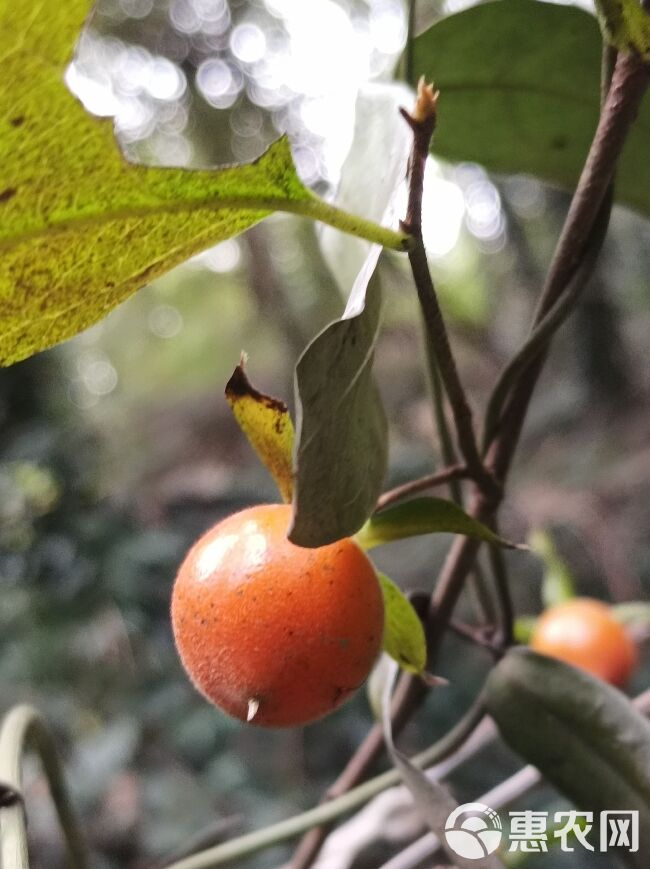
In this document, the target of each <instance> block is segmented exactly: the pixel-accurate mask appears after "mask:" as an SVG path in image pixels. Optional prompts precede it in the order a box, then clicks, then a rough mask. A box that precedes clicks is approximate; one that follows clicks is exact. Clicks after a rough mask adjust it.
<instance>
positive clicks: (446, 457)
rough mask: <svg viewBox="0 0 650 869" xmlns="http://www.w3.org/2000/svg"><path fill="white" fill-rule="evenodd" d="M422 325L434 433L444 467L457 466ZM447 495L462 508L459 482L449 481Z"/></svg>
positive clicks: (437, 374) (432, 356)
mask: <svg viewBox="0 0 650 869" xmlns="http://www.w3.org/2000/svg"><path fill="white" fill-rule="evenodd" d="M422 325H423V326H424V329H423V331H424V343H425V352H426V357H427V370H428V372H429V383H430V386H431V400H432V405H433V421H434V423H435V426H436V431H437V432H438V440H439V442H440V455H441V456H442V460H443V462H444V463H445V465H447V466H448V467H449V466H451V465H456V464H458V458H457V456H456V450H455V448H454V442H453V440H452V438H451V433H450V431H449V425H448V423H447V417H446V416H445V396H444V392H443V388H442V381H441V379H440V371H439V370H438V363H437V361H436V354H435V351H434V349H433V345H432V343H431V341H430V340H429V336H428V332H427V329H426V325H425V324H424V319H423V320H422ZM449 494H450V496H451V499H452V500H453V501H455V502H456V503H457V504H458V505H459V506H461V507H462V504H463V491H462V489H461V486H460V482H459V480H453V479H452V480H450V481H449Z"/></svg>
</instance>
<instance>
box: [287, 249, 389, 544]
mask: <svg viewBox="0 0 650 869" xmlns="http://www.w3.org/2000/svg"><path fill="white" fill-rule="evenodd" d="M375 259H376V257H375ZM370 260H372V256H371V257H370ZM367 266H368V263H367V264H366V266H364V269H362V274H365V278H366V280H367V279H368V278H369V274H368V272H371V271H372V269H370V268H368V267H367ZM364 290H365V286H364V281H361V282H358V284H357V285H356V287H355V290H353V295H352V296H351V301H353V302H354V307H353V308H352V309H351V308H348V314H349V312H350V310H355V311H356V310H358V308H359V307H361V312H360V313H357V314H356V316H345V317H344V319H342V320H337V321H336V322H335V323H331V324H330V325H329V326H327V327H326V329H324V331H323V332H321V333H320V335H318V336H317V337H316V338H315V339H314V340H313V341H312V343H311V344H310V345H309V346H308V347H307V349H306V350H305V352H304V353H303V355H302V356H301V358H300V360H299V362H298V365H297V367H296V407H297V426H296V428H297V440H298V445H297V449H296V452H295V463H294V494H293V507H294V512H293V524H292V527H291V529H290V532H289V539H290V540H291V542H292V543H295V544H297V545H298V546H308V547H316V546H323V545H325V544H326V543H332V542H333V541H335V540H340V539H341V538H343V537H348V536H350V535H351V534H354V533H355V531H358V530H359V528H360V527H361V526H362V525H363V523H364V522H365V520H366V519H367V517H368V515H369V514H370V512H371V510H372V509H373V508H374V506H375V504H376V503H377V498H378V497H379V493H380V491H381V485H382V481H383V478H384V474H385V470H386V459H387V443H386V440H387V427H386V417H385V415H384V410H383V407H382V404H381V399H380V397H379V393H378V391H377V388H376V386H375V384H374V381H373V379H372V360H373V355H374V348H375V343H376V341H377V335H378V333H379V325H380V320H381V294H380V287H379V284H378V281H377V279H376V278H373V279H372V280H371V281H370V285H369V287H368V291H367V293H365V292H364ZM364 297H365V305H364Z"/></svg>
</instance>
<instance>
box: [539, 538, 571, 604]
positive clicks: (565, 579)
mask: <svg viewBox="0 0 650 869" xmlns="http://www.w3.org/2000/svg"><path fill="white" fill-rule="evenodd" d="M530 549H531V551H532V552H534V553H535V554H536V555H539V557H540V558H541V559H542V561H543V563H544V576H543V578H542V603H543V604H544V607H551V606H555V605H556V604H559V603H564V601H567V600H570V599H571V598H572V597H574V596H575V583H574V579H573V576H572V575H571V571H570V570H569V568H568V567H567V566H566V564H565V563H564V561H562V559H561V558H560V556H559V554H558V551H557V549H556V548H555V544H554V543H553V539H552V538H551V536H550V534H547V533H546V532H544V531H536V532H534V533H533V534H531V535H530Z"/></svg>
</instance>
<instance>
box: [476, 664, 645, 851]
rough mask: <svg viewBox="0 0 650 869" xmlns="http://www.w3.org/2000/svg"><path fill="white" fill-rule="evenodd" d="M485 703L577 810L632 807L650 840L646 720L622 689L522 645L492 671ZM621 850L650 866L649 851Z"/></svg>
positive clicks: (517, 747) (510, 738)
mask: <svg viewBox="0 0 650 869" xmlns="http://www.w3.org/2000/svg"><path fill="white" fill-rule="evenodd" d="M486 702H487V708H488V711H489V712H490V713H491V715H492V716H493V718H494V720H495V721H496V723H497V725H498V727H499V731H500V733H501V736H502V737H503V739H504V740H505V741H506V742H507V743H508V745H509V746H510V747H511V748H512V749H514V750H515V751H516V752H517V753H518V754H520V755H521V756H522V757H523V758H524V759H525V760H526V761H527V762H529V763H532V764H533V765H534V766H536V767H537V768H538V769H539V770H540V771H541V772H542V774H543V775H544V776H545V777H546V778H547V779H548V780H549V781H550V782H551V783H552V784H554V785H555V787H557V788H558V790H559V791H560V792H561V793H563V794H564V795H565V796H567V797H568V798H569V799H570V800H572V801H573V802H574V803H575V804H576V806H577V807H578V808H580V809H582V810H585V811H593V812H594V813H598V812H601V811H606V810H612V809H623V810H625V809H629V810H637V811H638V812H639V826H640V837H641V842H642V843H643V842H646V843H647V842H650V724H649V723H648V721H647V720H646V719H645V718H644V716H643V715H641V713H640V712H639V711H638V710H637V709H635V707H634V706H633V705H632V703H631V702H630V701H629V699H628V698H627V697H626V696H625V695H624V694H622V693H621V692H620V691H618V690H617V689H615V688H612V687H611V686H609V685H606V684H605V683H604V682H602V681H601V680H599V679H595V678H594V677H593V676H590V675H589V674H588V673H585V672H583V671H582V670H578V669H576V668H574V667H570V666H569V665H568V664H564V663H563V662H562V661H557V660H555V659H552V658H548V657H545V656H543V655H538V654H535V653H534V652H531V651H530V650H528V649H521V648H519V649H512V650H511V651H509V652H508V653H507V654H506V655H505V656H504V657H503V658H502V659H501V661H500V662H499V663H498V664H497V666H496V667H495V668H494V669H493V670H492V672H491V674H490V676H489V677H488V680H487V684H486ZM620 856H621V857H624V858H626V859H628V860H629V861H630V862H631V865H634V866H638V867H641V866H645V865H647V862H646V861H647V850H646V853H645V855H643V854H642V853H641V852H639V853H637V854H629V853H621V855H620Z"/></svg>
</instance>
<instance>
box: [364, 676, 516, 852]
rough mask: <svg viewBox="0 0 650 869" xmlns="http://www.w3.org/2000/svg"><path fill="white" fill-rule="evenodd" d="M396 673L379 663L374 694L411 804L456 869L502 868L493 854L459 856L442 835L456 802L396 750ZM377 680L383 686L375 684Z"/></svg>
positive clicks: (391, 753)
mask: <svg viewBox="0 0 650 869" xmlns="http://www.w3.org/2000/svg"><path fill="white" fill-rule="evenodd" d="M391 664H392V666H391ZM396 674H397V666H396V665H395V664H394V663H393V662H390V661H389V662H388V663H386V664H382V662H380V665H379V667H378V669H377V671H376V678H375V685H374V691H375V692H376V693H377V694H379V695H380V697H381V725H382V729H383V732H384V742H385V743H386V748H387V749H388V753H389V755H390V759H391V761H392V762H393V765H394V766H395V768H396V769H397V771H398V772H399V774H400V776H401V778H402V781H403V782H404V785H405V786H406V787H407V788H408V790H409V791H410V792H411V794H412V796H413V802H414V803H415V806H416V807H417V810H418V812H419V813H420V815H421V817H422V820H423V821H424V822H425V824H426V825H427V826H428V827H429V829H430V830H431V831H432V832H433V833H434V834H435V836H436V838H437V840H438V842H439V843H440V847H441V848H442V849H443V850H444V851H445V853H446V855H447V857H448V858H449V859H450V861H451V863H452V864H453V865H454V866H456V867H458V869H477V867H481V869H503V864H502V863H501V861H500V860H499V859H498V858H497V857H496V856H495V855H490V856H486V857H484V858H483V859H480V860H476V859H475V858H465V857H462V856H461V855H460V854H458V853H457V852H456V851H454V850H453V849H451V848H450V846H449V844H448V842H447V837H446V835H445V828H446V822H447V819H448V817H449V815H450V814H451V813H452V812H453V811H454V809H456V808H457V806H458V803H457V802H456V801H455V800H454V798H453V797H452V795H451V794H450V793H449V791H448V789H447V788H446V787H445V786H444V785H443V784H441V783H440V782H439V781H436V779H435V778H434V777H433V776H427V774H426V773H424V772H423V771H422V770H421V769H419V768H418V767H417V766H416V765H415V764H414V763H413V761H412V760H411V759H410V758H408V757H407V756H406V755H405V754H404V753H403V752H401V751H400V750H399V749H398V748H397V746H396V745H395V742H394V740H393V728H392V722H391V700H392V688H393V684H394V682H395V676H396ZM373 675H375V674H373ZM381 681H383V684H379V683H380V682H381Z"/></svg>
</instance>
